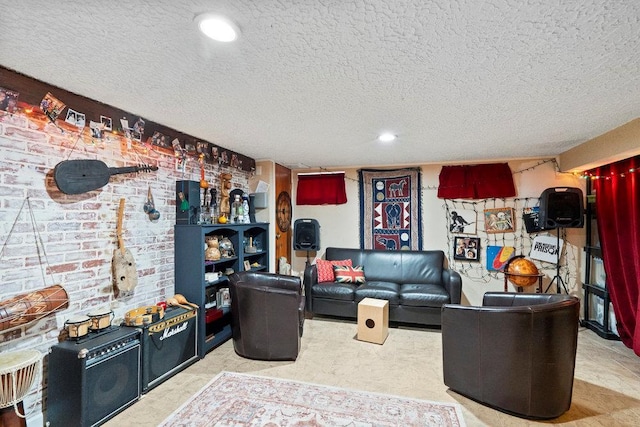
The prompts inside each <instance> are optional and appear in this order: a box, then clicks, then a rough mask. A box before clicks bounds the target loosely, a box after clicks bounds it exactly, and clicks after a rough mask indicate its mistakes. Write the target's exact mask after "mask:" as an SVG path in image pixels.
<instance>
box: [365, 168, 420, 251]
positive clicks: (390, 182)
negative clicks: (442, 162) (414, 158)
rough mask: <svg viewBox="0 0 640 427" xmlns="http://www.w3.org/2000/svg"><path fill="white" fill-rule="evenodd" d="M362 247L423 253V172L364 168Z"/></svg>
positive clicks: (412, 169)
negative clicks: (419, 251)
mask: <svg viewBox="0 0 640 427" xmlns="http://www.w3.org/2000/svg"><path fill="white" fill-rule="evenodd" d="M359 179H360V180H359V184H360V247H361V248H362V249H383V250H390V251H395V250H422V215H421V200H420V197H421V187H420V170H419V169H415V168H411V169H396V170H377V169H361V170H360V171H359Z"/></svg>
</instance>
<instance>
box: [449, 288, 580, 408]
mask: <svg viewBox="0 0 640 427" xmlns="http://www.w3.org/2000/svg"><path fill="white" fill-rule="evenodd" d="M579 309H580V301H579V300H578V299H577V298H575V297H572V296H569V295H560V294H526V293H504V292H488V293H486V294H485V295H484V298H483V302H482V307H469V306H462V305H457V304H446V305H444V306H443V308H442V356H443V367H444V383H445V384H446V385H447V386H448V387H449V388H450V389H451V390H453V391H455V392H457V393H460V394H462V395H465V396H467V397H469V398H471V399H473V400H476V401H478V402H480V403H483V404H485V405H488V406H491V407H493V408H495V409H498V410H501V411H503V412H507V413H510V414H513V415H517V416H520V417H525V418H539V419H548V418H555V417H558V416H560V415H562V414H563V413H564V412H566V411H567V410H568V409H569V407H570V406H571V396H572V390H573V374H574V368H575V361H576V346H577V340H578V320H579Z"/></svg>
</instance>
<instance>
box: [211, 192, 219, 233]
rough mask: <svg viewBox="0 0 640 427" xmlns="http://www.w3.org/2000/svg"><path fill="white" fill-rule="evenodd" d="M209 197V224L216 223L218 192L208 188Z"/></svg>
mask: <svg viewBox="0 0 640 427" xmlns="http://www.w3.org/2000/svg"><path fill="white" fill-rule="evenodd" d="M209 192H210V193H211V196H210V197H209V215H211V223H212V224H215V223H216V222H218V190H216V189H215V188H213V187H211V188H209Z"/></svg>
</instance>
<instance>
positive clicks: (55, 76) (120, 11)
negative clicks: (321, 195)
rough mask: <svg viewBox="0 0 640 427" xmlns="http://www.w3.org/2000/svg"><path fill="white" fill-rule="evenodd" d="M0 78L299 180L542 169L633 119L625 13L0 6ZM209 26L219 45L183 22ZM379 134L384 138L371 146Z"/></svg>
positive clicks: (593, 2)
mask: <svg viewBox="0 0 640 427" xmlns="http://www.w3.org/2000/svg"><path fill="white" fill-rule="evenodd" d="M0 10H2V12H1V13H0V64H1V65H4V66H5V67H8V68H12V69H15V70H17V71H20V72H22V73H24V74H26V75H29V76H32V77H35V78H37V79H40V80H43V81H45V82H48V83H50V84H53V85H56V86H60V87H62V88H64V89H67V90H70V91H72V92H75V93H78V94H81V95H85V96H87V97H89V98H93V99H96V100H99V101H102V102H104V103H106V104H110V105H112V106H115V107H118V108H121V109H123V110H126V111H130V112H131V113H133V114H137V115H140V116H142V117H143V118H145V119H148V120H151V121H154V122H157V123H161V124H163V125H165V126H168V127H171V128H174V129H176V130H179V131H181V132H184V133H187V134H190V135H192V136H194V137H197V138H201V139H203V140H207V141H210V142H213V143H215V144H219V145H221V146H223V147H226V148H229V149H232V150H234V151H238V152H240V153H243V154H246V155H248V156H251V157H254V158H256V159H258V160H260V159H273V160H275V161H276V162H278V163H281V164H284V165H288V166H290V167H296V165H307V166H311V167H346V166H373V165H383V164H387V165H388V164H422V163H434V162H435V163H444V162H460V163H466V162H475V161H482V160H498V159H508V158H526V157H546V156H553V155H557V154H559V153H561V152H563V151H566V150H567V149H569V148H571V147H573V146H575V145H578V144H580V143H582V142H584V141H586V140H588V139H590V138H592V137H595V136H597V135H600V134H602V133H604V132H606V131H608V130H610V129H612V128H615V127H617V126H619V125H621V124H623V123H626V122H628V121H629V120H631V119H633V118H636V117H639V116H640V22H639V21H640V2H639V1H637V0H609V1H607V0H580V1H564V0H486V1H480V0H457V1H456V0H433V1H428V0H403V1H398V0H367V1H365V0H359V1H347V0H334V1H329V0H325V1H322V0H296V1H294V0H291V1H270V0H220V1H206V0H194V1H188V2H186V1H176V0H144V1H141V0H119V1H117V2H111V1H109V2H106V1H103V2H80V1H77V0H74V1H66V0H64V1H54V2H52V1H50V0H48V1H41V0H30V1H19V2H18V1H14V0H11V1H9V0H0ZM201 12H214V13H222V14H225V15H226V16H228V17H229V18H231V19H233V20H234V21H235V22H236V23H237V24H238V26H239V27H240V28H241V30H242V36H241V38H240V40H239V41H238V42H236V43H234V44H232V45H224V44H220V43H216V42H213V41H210V40H205V39H204V38H203V36H201V35H200V34H199V33H198V32H197V31H196V27H195V24H194V22H193V19H194V17H195V15H197V14H199V13H201ZM383 130H386V131H391V132H393V133H395V134H397V135H398V140H397V141H396V142H395V143H393V144H388V145H386V146H384V145H382V144H380V143H378V142H377V141H376V136H377V134H378V133H379V132H381V131H383Z"/></svg>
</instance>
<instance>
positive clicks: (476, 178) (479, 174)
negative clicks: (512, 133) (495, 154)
mask: <svg viewBox="0 0 640 427" xmlns="http://www.w3.org/2000/svg"><path fill="white" fill-rule="evenodd" d="M515 195H516V188H515V185H514V184H513V175H512V173H511V168H509V165H508V164H507V163H491V164H482V165H463V166H443V167H442V170H441V171H440V185H439V186H438V197H439V198H441V199H490V198H493V197H496V198H505V197H513V196H515Z"/></svg>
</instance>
